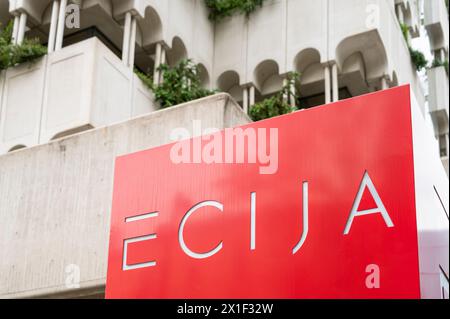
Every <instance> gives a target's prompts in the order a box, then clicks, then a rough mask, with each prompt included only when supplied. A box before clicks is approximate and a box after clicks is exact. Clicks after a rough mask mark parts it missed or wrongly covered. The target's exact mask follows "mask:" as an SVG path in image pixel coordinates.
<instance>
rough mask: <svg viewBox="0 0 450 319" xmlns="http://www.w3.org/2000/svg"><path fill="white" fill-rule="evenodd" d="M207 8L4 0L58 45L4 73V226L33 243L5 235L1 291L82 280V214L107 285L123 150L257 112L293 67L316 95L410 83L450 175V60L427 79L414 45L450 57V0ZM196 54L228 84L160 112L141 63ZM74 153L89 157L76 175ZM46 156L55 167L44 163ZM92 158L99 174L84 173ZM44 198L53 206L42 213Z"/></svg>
mask: <svg viewBox="0 0 450 319" xmlns="http://www.w3.org/2000/svg"><path fill="white" fill-rule="evenodd" d="M77 9H79V14H80V25H79V27H74V28H71V27H68V26H67V24H66V15H67V14H68V13H72V12H77ZM208 14H209V11H208V8H207V7H206V6H205V3H204V1H203V0H0V22H1V24H2V25H3V26H4V25H6V24H7V23H8V21H10V20H13V21H14V28H13V41H15V42H16V43H20V42H22V41H23V40H24V38H35V37H36V38H38V39H39V41H40V42H41V43H42V44H45V45H46V46H47V48H48V54H46V55H45V56H44V57H42V58H40V59H38V60H37V61H34V62H31V63H24V64H21V65H17V66H14V67H11V68H8V69H6V70H3V71H1V73H0V192H1V193H2V195H1V196H2V199H1V200H0V216H2V215H3V214H13V215H14V214H16V218H14V219H10V220H9V224H8V225H7V227H6V228H3V226H1V228H0V229H1V230H4V229H5V230H6V229H8V230H9V231H8V232H4V231H0V239H2V240H0V242H1V243H5V242H8V241H10V240H11V238H14V240H17V241H18V242H19V243H20V245H21V247H22V248H21V249H19V250H20V251H23V252H24V254H25V255H21V254H14V253H13V251H12V250H10V249H8V248H7V247H6V246H1V247H2V249H0V273H1V274H2V276H1V278H0V297H33V296H44V295H53V294H62V295H64V294H65V293H67V291H70V289H67V288H66V286H65V284H64V273H63V272H61V271H60V270H61V269H62V267H64V265H67V264H70V263H72V262H73V260H74V259H77V258H78V257H80V256H79V255H80V254H81V252H80V251H79V250H78V248H76V247H71V245H74V244H73V242H71V241H70V240H68V241H67V242H64V239H63V234H64V229H65V228H64V227H65V226H67V225H69V224H72V223H73V224H75V225H77V227H79V229H78V232H76V233H74V234H73V236H74V238H79V237H82V236H83V233H82V231H85V230H86V229H91V230H92V231H94V232H96V231H99V230H98V229H97V228H96V227H97V226H98V225H101V231H99V234H97V235H98V236H99V237H98V238H95V236H94V238H89V240H90V242H95V243H97V244H98V247H97V246H96V247H94V248H92V249H90V248H89V249H90V250H89V249H88V250H89V254H91V255H89V256H87V257H86V260H83V261H82V262H81V263H85V264H86V267H88V268H89V269H90V270H92V273H89V274H87V275H86V276H85V277H83V278H82V283H83V284H82V287H84V288H86V291H87V292H86V294H87V295H90V294H97V293H98V291H100V294H101V291H102V288H101V287H102V285H104V278H105V272H106V255H105V254H106V251H107V249H106V244H107V233H105V232H107V231H108V228H107V227H108V208H109V206H108V205H109V200H110V195H111V190H110V188H111V187H112V169H111V167H109V166H108V165H112V163H113V162H112V158H113V157H114V156H117V155H120V154H124V153H126V152H131V151H136V150H139V149H142V148H145V147H151V146H157V145H160V144H162V143H166V142H168V133H167V132H169V131H168V130H170V128H175V127H179V126H183V123H184V124H186V123H185V122H183V121H189V120H192V119H202V121H204V123H207V124H208V123H210V124H211V125H212V126H213V127H217V128H224V127H230V126H235V125H239V124H243V123H246V122H248V121H249V118H248V117H247V115H246V114H245V112H248V110H249V108H250V107H251V106H252V105H253V104H254V103H256V102H258V101H261V100H263V99H264V98H266V97H270V96H272V95H273V94H275V93H277V92H279V91H280V90H281V89H282V87H283V83H285V82H284V81H285V80H286V77H287V74H288V73H289V72H292V71H296V72H299V73H300V75H301V76H300V81H299V83H298V85H297V86H296V87H293V88H292V90H296V91H297V92H298V94H299V96H300V103H301V106H302V107H305V108H307V107H312V106H317V105H321V104H324V103H330V102H333V101H338V100H340V99H345V98H349V97H354V96H358V95H362V94H366V93H369V92H374V91H378V90H383V89H387V88H390V87H395V86H398V85H402V84H410V85H411V89H412V92H413V94H414V98H415V100H416V101H417V103H418V105H419V107H420V109H421V111H422V116H423V117H426V116H428V113H429V115H430V116H431V119H432V122H433V130H434V131H433V134H434V136H435V137H436V145H435V147H434V149H435V150H436V153H438V152H439V155H440V157H441V159H442V162H443V165H444V167H445V168H446V170H447V174H448V156H449V155H448V154H449V126H448V121H449V116H448V114H449V111H448V109H449V105H448V94H449V92H448V87H449V81H448V66H447V68H446V67H445V66H444V65H435V66H433V67H430V68H429V69H428V70H427V72H426V73H427V74H426V76H427V78H428V87H424V84H423V82H422V81H421V79H420V77H419V73H418V72H417V69H416V67H415V65H414V64H413V63H412V61H411V59H410V53H409V46H410V45H411V39H414V38H419V37H425V36H428V38H429V42H430V48H431V51H432V54H433V56H434V58H435V59H436V60H439V61H441V62H444V61H448V43H449V40H448V38H449V36H448V32H449V30H448V8H447V7H446V5H445V0H424V1H423V2H422V1H420V0H338V1H336V0H317V1H310V0H267V1H265V2H264V5H263V6H262V8H259V9H257V10H256V11H255V12H254V13H252V14H251V15H250V16H249V17H248V18H247V17H245V16H244V15H239V14H237V15H233V16H231V17H228V18H225V19H223V20H221V21H220V22H212V21H211V20H210V19H209V18H208ZM422 15H423V17H422ZM401 24H402V25H405V26H407V34H406V39H405V38H404V35H403V34H402V28H401ZM422 26H424V27H425V30H426V34H424V32H423V28H422ZM184 58H190V59H192V60H193V61H194V62H195V63H199V65H200V74H199V75H200V78H201V82H202V85H203V86H204V87H205V88H210V89H216V88H217V89H219V90H220V91H222V92H226V93H228V94H229V95H218V96H216V97H213V98H209V99H206V100H200V101H196V102H192V103H191V104H188V105H186V106H182V107H177V108H174V109H173V110H172V109H171V110H165V111H158V109H159V106H158V103H157V102H156V101H155V98H154V96H153V93H152V92H151V91H150V90H149V89H148V88H147V87H146V86H145V85H144V84H143V83H142V82H141V80H140V79H139V78H138V76H137V75H136V74H135V73H134V69H135V68H137V69H139V70H142V71H145V72H149V73H151V74H153V76H154V79H153V80H154V83H155V84H158V83H159V82H160V81H161V74H159V72H158V66H159V65H161V64H162V63H167V64H169V65H176V64H177V63H178V62H179V61H181V60H182V59H184ZM427 91H428V94H426V92H427ZM228 96H231V97H232V99H233V100H229V99H228ZM211 105H213V111H208V112H206V111H205V110H206V108H208V107H211ZM202 110H203V112H202ZM117 123H121V124H117ZM186 126H187V127H190V126H189V125H186ZM84 131H88V132H84ZM80 132H84V133H82V134H80ZM67 144H68V145H69V146H68V145H67ZM108 145H109V146H111V145H112V146H111V147H109V146H108ZM85 156H86V158H88V159H89V160H86V159H85ZM83 158H84V159H83ZM102 159H103V164H102ZM66 161H72V164H73V165H75V166H77V167H78V168H79V169H78V170H76V171H74V172H72V173H70V174H69V166H70V165H68V164H67V163H68V162H66ZM107 161H108V163H109V164H106V162H107ZM109 161H110V162H109ZM75 162H78V164H75ZM18 163H19V164H18ZM64 163H65V164H64ZM43 165H44V166H45V165H47V166H48V169H47V170H44V171H40V168H42V167H43ZM55 165H56V167H57V166H58V165H62V166H64V167H60V169H61V170H62V172H65V173H63V174H62V176H59V175H58V174H56V173H55V174H52V173H51V172H50V171H49V170H52V169H53V167H55ZM89 170H99V171H98V173H99V175H98V176H93V175H89V176H91V177H92V178H93V180H84V181H82V180H80V179H79V176H83V175H84V174H86V172H88V171H89ZM11 181H14V183H12V182H11ZM60 182H61V183H62V184H61V186H59V187H61V189H60V190H58V186H57V184H58V183H60ZM11 183H12V184H11ZM13 184H14V185H13ZM93 184H95V185H96V187H98V191H99V193H102V194H104V196H105V197H104V198H102V199H101V200H99V199H98V198H91V197H89V196H88V194H87V193H90V192H91V190H90V187H91V186H88V185H93ZM35 185H40V186H39V188H40V189H38V187H37V186H35ZM58 185H59V184H58ZM75 185H76V186H75ZM83 185H84V186H83ZM25 186H27V187H25ZM50 189H51V190H52V192H47V190H50ZM82 192H85V194H82ZM86 192H87V193H86ZM39 193H41V194H39ZM5 194H6V195H5ZM68 198H72V199H73V200H74V202H67V201H66V200H65V199H68ZM77 199H78V200H79V201H77ZM97 200H99V202H100V203H99V202H97ZM24 201H25V202H26V203H27V204H26V205H25V203H24ZM55 201H56V202H58V201H61V202H59V204H58V205H56V207H58V209H57V210H56V209H50V208H49V207H50V206H53V204H51V203H55ZM49 205H50V206H49ZM38 208H39V210H40V211H41V212H49V213H48V214H47V215H46V217H45V223H44V224H42V225H40V224H39V223H38V220H39V218H40V217H39V216H38V215H37V212H35V211H36V210H37V209H38ZM30 211H33V213H32V214H31V215H29V216H28V215H27V214H26V212H30ZM64 212H65V213H67V214H69V215H68V216H70V215H71V214H72V215H73V216H72V217H70V218H69V217H68V216H66V217H67V218H66V217H64V216H65V215H64V214H63V213H64ZM59 213H61V214H63V215H64V216H63V217H61V216H58V214H59ZM21 214H23V215H21ZM44 215H45V214H44ZM75 215H77V216H75ZM75 217H76V218H79V220H73V219H71V218H75ZM60 218H61V219H60ZM25 219H28V220H29V223H25V224H23V223H22V222H23V220H25ZM20 225H21V226H20ZM47 227H49V228H48V231H49V234H50V232H51V231H52V229H53V231H56V232H59V234H60V236H59V237H58V236H56V237H53V236H50V235H49V236H48V237H45V236H44V237H42V238H41V237H40V238H41V240H43V241H47V242H48V243H49V245H50V243H51V242H52V241H54V240H61V241H63V242H60V243H59V244H58V245H53V246H52V247H54V249H55V251H53V252H51V255H52V256H55V257H54V258H50V259H49V261H48V263H45V264H40V268H39V269H38V273H39V274H41V275H40V276H34V277H33V276H32V279H31V280H30V278H28V274H30V272H32V271H33V270H31V268H32V267H33V265H34V264H35V262H36V259H37V258H38V256H39V249H41V248H39V247H37V246H36V247H34V246H32V244H31V243H32V242H33V241H34V239H35V236H38V237H39V236H42V235H43V234H42V233H45V232H46V229H47ZM84 227H87V228H84ZM89 227H91V228H89ZM83 229H84V230H83ZM105 240H106V242H105ZM85 243H86V247H89V243H88V241H86V242H85ZM2 245H3V244H2ZM30 245H31V246H30ZM75 246H76V245H75ZM30 247H34V248H32V249H31V248H30ZM15 250H17V249H15ZM66 252H67V254H66ZM69 252H70V253H69ZM71 254H72V255H71ZM58 256H59V257H58ZM61 256H64V257H63V258H61ZM80 258H81V257H80ZM24 259H25V260H27V262H26V263H22V262H21V261H22V260H24ZM90 263H92V264H90ZM3 274H8V275H7V276H3ZM83 291H84V290H78V292H77V293H75V295H77V294H78V295H80V294H84V292H83Z"/></svg>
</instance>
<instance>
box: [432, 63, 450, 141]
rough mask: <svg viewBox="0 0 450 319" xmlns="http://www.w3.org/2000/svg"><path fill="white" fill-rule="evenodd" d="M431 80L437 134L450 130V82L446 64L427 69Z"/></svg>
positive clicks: (433, 114) (433, 113)
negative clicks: (449, 105)
mask: <svg viewBox="0 0 450 319" xmlns="http://www.w3.org/2000/svg"><path fill="white" fill-rule="evenodd" d="M427 75H428V81H429V98H428V99H429V108H430V113H431V117H432V119H433V122H434V127H435V133H436V135H441V134H444V133H446V132H448V120H449V117H448V115H449V113H448V104H449V101H448V95H449V87H448V86H449V82H448V74H447V70H446V69H445V67H444V66H440V67H436V68H431V69H429V70H428V71H427Z"/></svg>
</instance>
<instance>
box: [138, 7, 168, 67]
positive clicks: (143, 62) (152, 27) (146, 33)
mask: <svg viewBox="0 0 450 319" xmlns="http://www.w3.org/2000/svg"><path fill="white" fill-rule="evenodd" d="M162 30H163V26H162V22H161V18H160V17H159V15H158V13H157V12H156V10H155V9H154V8H153V7H150V6H148V7H146V9H145V16H144V18H138V33H139V35H140V36H139V37H137V38H138V39H140V41H139V42H138V43H136V53H135V66H136V67H137V68H138V69H139V70H140V71H142V72H144V73H148V74H152V72H153V70H154V67H155V57H156V43H158V42H160V41H161V40H162Z"/></svg>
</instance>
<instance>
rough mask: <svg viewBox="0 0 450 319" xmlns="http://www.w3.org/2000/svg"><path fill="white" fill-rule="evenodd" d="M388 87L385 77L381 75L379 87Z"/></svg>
mask: <svg viewBox="0 0 450 319" xmlns="http://www.w3.org/2000/svg"><path fill="white" fill-rule="evenodd" d="M388 88H389V86H388V83H387V80H386V78H385V77H384V76H383V77H382V78H381V89H382V90H387V89H388Z"/></svg>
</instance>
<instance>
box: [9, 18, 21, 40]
mask: <svg viewBox="0 0 450 319" xmlns="http://www.w3.org/2000/svg"><path fill="white" fill-rule="evenodd" d="M19 24H20V17H19V16H15V17H14V25H13V33H12V38H11V42H12V44H17V33H18V32H19Z"/></svg>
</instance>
